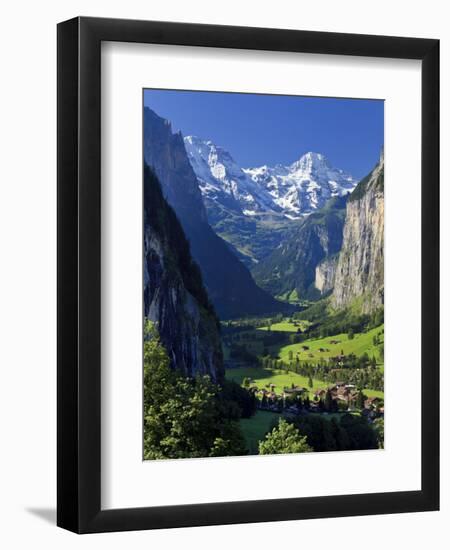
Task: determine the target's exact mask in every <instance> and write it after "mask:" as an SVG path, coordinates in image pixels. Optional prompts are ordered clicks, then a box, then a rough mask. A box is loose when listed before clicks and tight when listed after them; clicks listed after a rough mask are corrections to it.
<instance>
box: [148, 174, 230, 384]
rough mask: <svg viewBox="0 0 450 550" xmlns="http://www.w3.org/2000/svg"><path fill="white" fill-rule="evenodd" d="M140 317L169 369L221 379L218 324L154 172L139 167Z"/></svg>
mask: <svg viewBox="0 0 450 550" xmlns="http://www.w3.org/2000/svg"><path fill="white" fill-rule="evenodd" d="M144 315H145V317H146V318H147V319H150V320H151V321H153V322H154V323H155V324H156V326H157V328H158V332H159V335H160V338H161V342H162V344H163V345H164V347H165V349H166V350H167V352H168V355H169V357H170V361H171V366H172V368H174V369H179V370H180V371H181V372H183V374H185V375H186V376H195V375H197V374H209V375H210V376H211V378H212V379H213V380H216V381H220V380H221V379H222V378H223V372H224V371H223V358H222V348H221V342H220V336H219V328H218V326H219V325H218V320H217V318H216V315H215V313H214V310H213V308H212V306H211V304H210V303H209V300H208V296H207V294H206V291H205V289H204V287H203V284H202V279H201V275H200V271H199V269H198V267H197V265H196V264H195V263H194V262H193V260H192V258H191V256H190V252H189V245H188V242H187V241H186V238H185V236H184V233H183V229H182V228H181V225H180V223H179V222H178V219H177V217H176V215H175V213H174V211H173V210H172V209H171V208H170V206H169V205H168V204H167V202H166V201H165V199H164V197H163V195H162V193H161V189H160V186H159V182H158V180H157V178H156V176H155V175H154V174H153V172H152V171H151V170H150V169H149V168H148V166H145V168H144Z"/></svg>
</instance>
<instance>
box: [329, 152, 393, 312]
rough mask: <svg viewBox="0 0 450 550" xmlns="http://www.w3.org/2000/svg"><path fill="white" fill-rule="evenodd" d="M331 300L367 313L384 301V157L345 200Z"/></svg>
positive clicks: (333, 302) (337, 305) (336, 304)
mask: <svg viewBox="0 0 450 550" xmlns="http://www.w3.org/2000/svg"><path fill="white" fill-rule="evenodd" d="M332 304H333V306H334V307H335V308H344V307H349V306H354V307H355V308H356V309H357V310H358V311H360V312H361V313H370V312H372V311H374V310H376V309H377V308H379V307H381V306H383V304H384V157H383V155H382V156H381V158H380V161H379V163H378V164H377V166H376V167H375V168H374V169H373V170H372V172H371V173H370V174H369V175H368V176H367V177H366V178H364V179H363V180H361V181H360V182H359V184H358V185H357V186H356V188H355V190H354V191H353V193H352V194H351V195H350V198H349V200H348V202H347V210H346V216H345V224H344V234H343V243H342V249H341V252H340V254H339V260H338V264H337V268H336V275H335V281H334V291H333V296H332Z"/></svg>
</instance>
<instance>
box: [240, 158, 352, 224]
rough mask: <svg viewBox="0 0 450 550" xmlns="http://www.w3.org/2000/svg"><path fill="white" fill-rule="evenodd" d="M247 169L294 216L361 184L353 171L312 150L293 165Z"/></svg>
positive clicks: (283, 208) (315, 207) (311, 209)
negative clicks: (350, 171) (343, 168)
mask: <svg viewBox="0 0 450 550" xmlns="http://www.w3.org/2000/svg"><path fill="white" fill-rule="evenodd" d="M244 172H245V173H246V174H247V175H248V176H250V177H251V179H252V180H253V181H254V182H255V183H257V184H258V185H259V186H261V187H263V188H264V189H265V190H266V191H267V192H268V193H269V195H270V196H271V197H272V200H273V202H274V204H275V205H276V206H278V207H279V208H280V209H281V210H282V211H283V213H284V214H285V216H287V217H290V218H292V217H294V218H296V217H299V216H300V215H304V214H310V213H311V212H313V211H315V210H317V209H319V208H322V207H323V206H325V203H326V202H327V201H328V200H329V199H330V198H331V197H342V196H344V195H347V194H348V193H351V192H352V191H353V189H354V188H355V186H356V184H357V183H358V182H357V181H356V180H355V179H354V178H353V177H352V176H351V175H350V174H348V173H346V172H344V171H343V170H339V169H337V168H334V167H333V166H331V164H330V162H329V161H328V159H327V158H326V157H325V156H324V155H322V154H321V153H312V152H309V153H306V154H304V155H303V156H302V157H300V159H299V160H297V161H295V162H293V163H292V164H291V165H289V166H283V165H276V166H274V167H269V166H261V167H259V168H248V169H246V170H244Z"/></svg>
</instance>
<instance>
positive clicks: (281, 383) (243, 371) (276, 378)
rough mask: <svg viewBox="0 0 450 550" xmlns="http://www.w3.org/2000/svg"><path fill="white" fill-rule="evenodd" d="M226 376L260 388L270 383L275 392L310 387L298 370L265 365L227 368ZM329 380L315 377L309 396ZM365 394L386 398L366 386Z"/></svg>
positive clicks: (311, 397)
mask: <svg viewBox="0 0 450 550" xmlns="http://www.w3.org/2000/svg"><path fill="white" fill-rule="evenodd" d="M226 377H227V379H228V380H233V381H234V382H237V383H238V384H241V385H242V383H243V381H244V380H245V379H246V378H249V379H250V381H251V382H250V383H251V384H252V385H254V386H256V387H258V389H263V388H266V387H268V386H270V385H272V387H273V391H274V392H275V393H280V394H281V393H283V390H284V388H290V387H292V385H294V386H299V387H302V388H308V378H307V377H306V376H302V375H301V374H297V373H296V372H286V371H283V370H279V369H266V368H263V367H238V368H235V369H233V368H232V369H227V370H226ZM329 385H330V384H329V382H324V381H323V380H316V379H314V378H313V386H312V388H308V389H309V397H310V399H311V400H312V399H313V398H314V393H315V392H316V391H318V390H321V389H326V388H327V387H328V386H329ZM364 394H365V395H367V397H379V398H380V399H384V392H382V391H377V390H371V389H369V388H364Z"/></svg>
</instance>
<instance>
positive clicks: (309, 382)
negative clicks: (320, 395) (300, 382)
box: [308, 375, 314, 388]
mask: <svg viewBox="0 0 450 550" xmlns="http://www.w3.org/2000/svg"><path fill="white" fill-rule="evenodd" d="M313 386H314V381H313V378H312V376H311V375H309V376H308V388H312V387H313Z"/></svg>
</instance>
